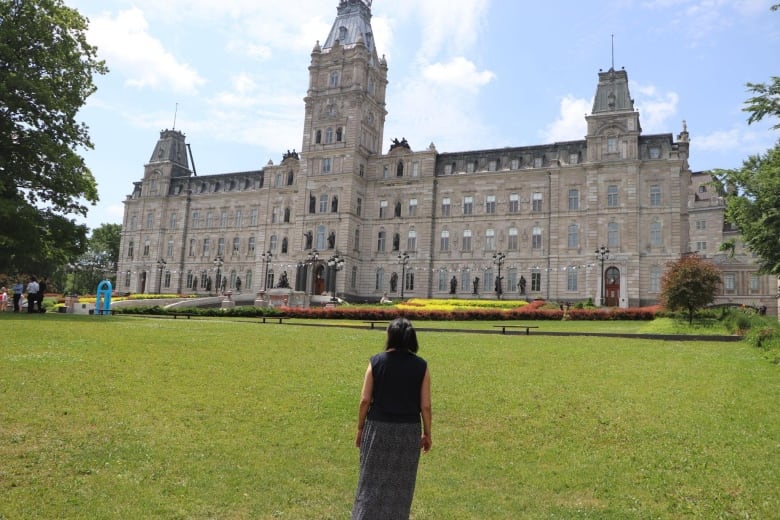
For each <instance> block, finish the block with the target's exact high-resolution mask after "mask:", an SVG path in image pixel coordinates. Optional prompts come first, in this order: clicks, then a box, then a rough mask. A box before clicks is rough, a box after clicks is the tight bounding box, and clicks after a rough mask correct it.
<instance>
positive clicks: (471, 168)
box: [466, 161, 474, 173]
mask: <svg viewBox="0 0 780 520" xmlns="http://www.w3.org/2000/svg"><path fill="white" fill-rule="evenodd" d="M466 173H474V161H469V162H467V163H466Z"/></svg>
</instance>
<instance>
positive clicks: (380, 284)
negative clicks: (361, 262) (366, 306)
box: [374, 267, 385, 291]
mask: <svg viewBox="0 0 780 520" xmlns="http://www.w3.org/2000/svg"><path fill="white" fill-rule="evenodd" d="M374 288H375V289H376V290H377V291H381V290H383V289H384V288H385V270H384V269H383V268H381V267H380V268H379V269H377V270H376V284H375V286H374Z"/></svg>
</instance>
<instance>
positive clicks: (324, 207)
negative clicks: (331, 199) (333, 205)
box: [320, 194, 328, 213]
mask: <svg viewBox="0 0 780 520" xmlns="http://www.w3.org/2000/svg"><path fill="white" fill-rule="evenodd" d="M327 212H328V195H327V194H325V195H320V213H327Z"/></svg>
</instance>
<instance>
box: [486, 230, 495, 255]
mask: <svg viewBox="0 0 780 520" xmlns="http://www.w3.org/2000/svg"><path fill="white" fill-rule="evenodd" d="M495 250H496V232H495V230H493V229H488V230H486V231H485V251H495Z"/></svg>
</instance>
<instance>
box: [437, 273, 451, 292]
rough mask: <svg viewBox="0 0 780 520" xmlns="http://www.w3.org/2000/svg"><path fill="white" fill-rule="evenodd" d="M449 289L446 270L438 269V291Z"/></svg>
mask: <svg viewBox="0 0 780 520" xmlns="http://www.w3.org/2000/svg"><path fill="white" fill-rule="evenodd" d="M448 289H449V284H448V283H447V271H445V270H444V269H439V292H443V291H446V290H448Z"/></svg>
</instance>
